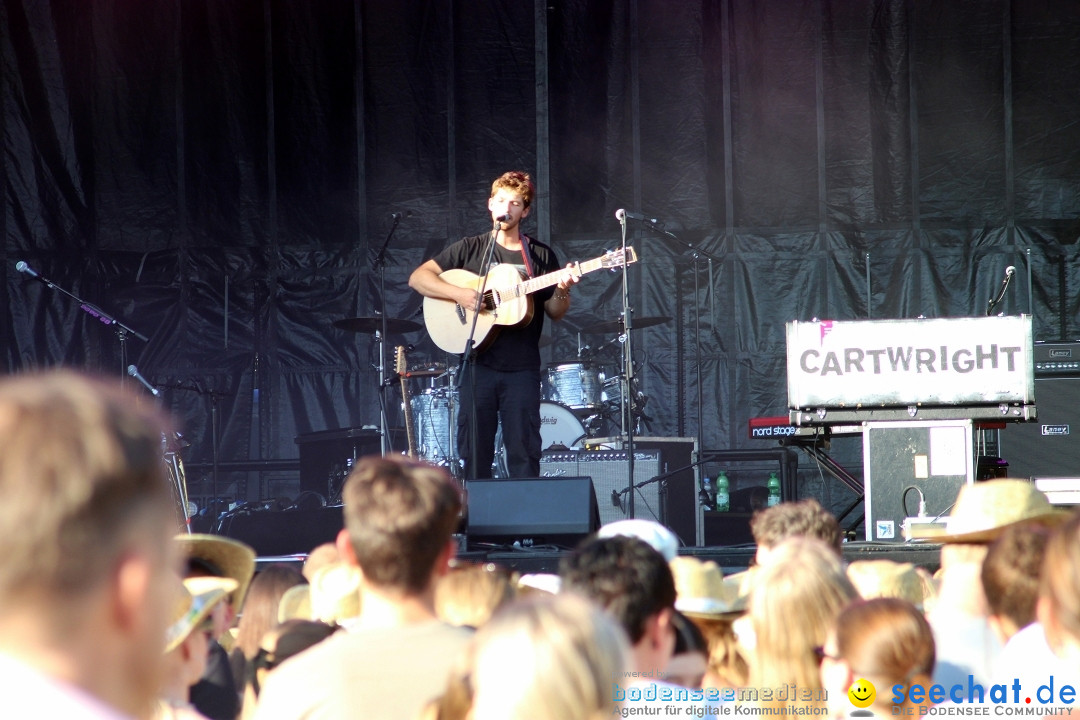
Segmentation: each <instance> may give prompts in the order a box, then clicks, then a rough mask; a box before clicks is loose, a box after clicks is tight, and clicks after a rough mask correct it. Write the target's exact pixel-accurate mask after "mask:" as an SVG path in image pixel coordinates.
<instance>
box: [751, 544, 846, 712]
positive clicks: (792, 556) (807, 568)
mask: <svg viewBox="0 0 1080 720" xmlns="http://www.w3.org/2000/svg"><path fill="white" fill-rule="evenodd" d="M858 597H859V594H858V592H856V590H855V588H854V586H853V585H852V584H851V581H850V580H848V577H847V575H846V574H845V573H844V569H843V567H842V565H841V563H840V559H839V558H838V557H837V556H836V553H835V552H834V551H833V550H832V548H830V547H829V546H828V545H826V544H825V543H823V542H822V541H820V540H815V539H813V538H809V537H795V538H789V539H787V540H784V541H782V542H781V543H780V544H779V545H777V546H776V548H775V549H774V555H773V559H772V560H770V563H769V564H768V565H767V566H765V567H762V568H760V569H759V570H758V573H757V575H756V577H755V580H754V586H753V591H752V594H751V596H750V612H749V615H750V621H751V624H752V626H753V628H754V635H755V638H756V639H755V646H754V652H753V654H752V655H751V659H750V686H751V687H757V688H775V687H780V686H784V685H788V684H791V683H794V684H795V685H796V686H797V688H798V690H799V692H800V693H802V692H803V691H804V690H811V691H813V690H818V689H820V687H821V678H820V676H819V674H818V662H817V657H816V655H815V652H814V649H815V648H817V647H819V646H821V645H823V644H824V642H825V636H826V634H827V633H828V631H829V629H830V628H831V627H832V626H833V623H834V621H835V620H836V616H837V615H838V614H839V612H840V609H841V608H843V607H844V606H845V605H847V604H848V603H849V602H851V601H852V600H854V599H856V598H858Z"/></svg>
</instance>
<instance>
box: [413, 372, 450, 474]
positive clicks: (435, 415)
mask: <svg viewBox="0 0 1080 720" xmlns="http://www.w3.org/2000/svg"><path fill="white" fill-rule="evenodd" d="M410 403H411V405H412V416H413V431H414V433H415V435H416V453H417V455H419V456H420V457H422V458H423V459H424V460H427V461H428V462H429V463H432V464H433V465H444V466H447V465H449V466H453V464H454V459H455V458H456V457H457V448H456V447H455V445H454V434H455V433H456V432H457V415H458V413H457V411H458V403H457V393H455V392H454V391H453V389H452V388H441V389H439V390H427V391H426V392H423V393H421V394H420V395H414V396H413V397H412V398H411V399H410Z"/></svg>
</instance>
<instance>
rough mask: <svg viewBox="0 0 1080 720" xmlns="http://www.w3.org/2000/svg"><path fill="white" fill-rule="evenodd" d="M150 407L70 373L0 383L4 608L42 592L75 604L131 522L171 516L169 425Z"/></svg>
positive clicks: (117, 550)
mask: <svg viewBox="0 0 1080 720" xmlns="http://www.w3.org/2000/svg"><path fill="white" fill-rule="evenodd" d="M149 405H150V403H149V402H147V403H144V407H140V403H139V401H138V398H136V397H135V396H134V395H131V394H129V393H125V392H123V391H122V390H121V388H120V387H119V385H118V384H113V383H110V382H105V381H99V380H94V379H90V378H88V377H85V376H82V375H79V374H76V373H74V372H71V371H57V372H50V373H44V374H40V375H23V376H18V377H15V378H11V379H7V380H5V381H3V383H0V497H2V498H3V502H0V537H3V538H4V550H5V558H4V562H2V563H0V607H4V606H5V605H7V604H9V603H17V602H21V601H22V600H23V599H24V598H31V597H38V596H40V595H42V594H44V595H46V596H48V597H49V598H50V600H51V601H54V602H61V601H71V602H78V601H79V600H80V598H82V597H83V596H84V595H85V594H86V593H88V592H92V591H93V590H94V589H95V588H96V587H98V584H99V583H101V582H103V581H104V579H105V578H107V577H108V573H109V568H110V567H111V566H112V565H113V563H114V562H116V560H117V559H118V558H119V557H120V555H121V554H122V553H123V552H124V550H125V545H126V544H127V543H129V542H130V536H131V533H132V532H133V530H134V529H135V528H136V527H141V526H143V525H145V526H148V527H149V525H150V524H153V525H154V527H155V528H156V527H160V526H161V525H160V524H161V523H162V521H163V519H164V518H166V517H169V516H173V513H172V511H171V510H170V507H171V503H170V499H171V498H170V490H169V484H168V483H167V482H166V476H165V466H164V464H163V463H162V461H161V440H162V437H163V433H165V432H166V431H167V429H168V428H167V424H166V422H165V420H164V418H163V417H161V416H159V414H158V413H157V412H156V411H155V410H153V409H152V408H150V407H146V406H149ZM162 537H163V538H164V535H162ZM165 545H166V543H165V542H164V541H163V542H162V547H161V548H160V551H161V552H162V553H163V556H164V553H165V552H166V547H165ZM63 619H64V618H63V617H58V618H57V620H58V621H62V620H63Z"/></svg>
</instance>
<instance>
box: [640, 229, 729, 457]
mask: <svg viewBox="0 0 1080 720" xmlns="http://www.w3.org/2000/svg"><path fill="white" fill-rule="evenodd" d="M645 227H647V228H649V229H650V230H652V231H653V232H655V233H656V234H657V235H659V236H660V237H661V239H663V240H664V241H665V242H666V243H668V244H669V245H671V246H673V247H678V248H679V249H680V250H681V251H686V252H689V254H690V257H691V259H692V260H693V261H694V302H695V303H696V302H697V299H698V297H700V294H701V285H700V283H701V278H700V276H701V273H700V272H699V271H698V261H699V260H701V259H702V258H705V260H706V261H708V263H709V277H710V282H709V299H710V301H711V299H712V297H713V283H712V281H711V278H712V264H713V262H714V261H715V262H717V263H719V262H720V258H719V257H717V256H716V255H713V254H712V253H709V252H706V251H704V250H702V249H700V248H698V247H696V246H695V245H694V244H693V243H690V242H687V241H685V240H682V239H680V238H679V237H678V236H677V235H675V234H674V233H672V232H671V231H669V230H667V229H665V228H662V227H660V226H659V225H657V224H655V223H652V222H646V223H645ZM710 309H711V303H710ZM711 314H712V316H713V317H714V318H715V317H716V312H715V311H712V313H711ZM694 367H695V372H696V374H697V401H698V402H697V407H698V411H697V415H698V417H697V421H698V435H703V434H704V432H705V398H704V391H703V388H702V385H701V313H700V312H697V313H694ZM701 441H702V444H703V445H704V437H702V438H701Z"/></svg>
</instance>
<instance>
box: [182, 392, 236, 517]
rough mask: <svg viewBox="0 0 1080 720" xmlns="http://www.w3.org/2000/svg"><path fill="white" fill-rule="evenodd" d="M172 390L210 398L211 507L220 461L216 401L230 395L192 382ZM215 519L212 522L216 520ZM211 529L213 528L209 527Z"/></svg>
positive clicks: (216, 492) (214, 496)
mask: <svg viewBox="0 0 1080 720" xmlns="http://www.w3.org/2000/svg"><path fill="white" fill-rule="evenodd" d="M167 387H168V388H171V389H173V390H187V391H189V392H194V393H198V394H199V395H209V396H210V455H211V475H210V483H211V488H212V489H211V494H212V496H213V497H212V499H211V501H210V502H208V503H207V507H208V508H209V507H210V506H211V503H213V504H216V503H217V502H218V500H219V498H218V464H219V459H220V452H221V449H220V447H219V445H218V400H219V399H220V398H223V397H229V396H230V395H232V393H228V392H219V391H217V390H213V389H210V390H203V388H202V386H201V385H199V383H197V382H195V381H192V383H191V384H190V385H184V384H182V383H176V384H174V385H169V386H167ZM220 516H221V513H218V516H217V517H220ZM217 517H215V518H214V520H217ZM210 527H211V528H213V527H214V526H213V525H211V526H210Z"/></svg>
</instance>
